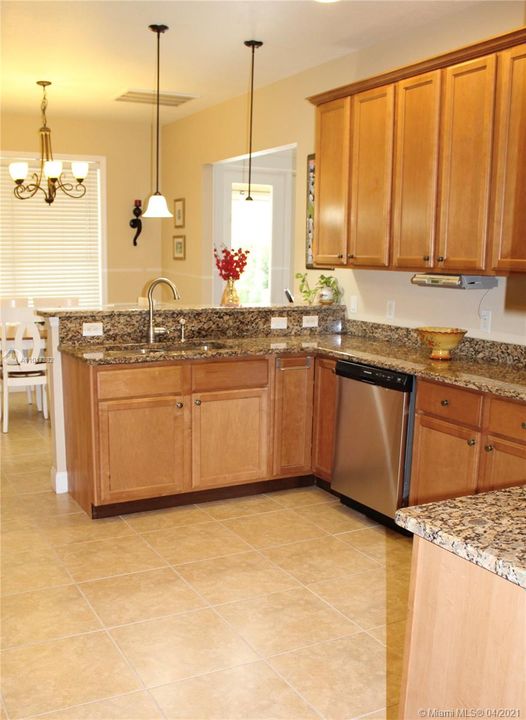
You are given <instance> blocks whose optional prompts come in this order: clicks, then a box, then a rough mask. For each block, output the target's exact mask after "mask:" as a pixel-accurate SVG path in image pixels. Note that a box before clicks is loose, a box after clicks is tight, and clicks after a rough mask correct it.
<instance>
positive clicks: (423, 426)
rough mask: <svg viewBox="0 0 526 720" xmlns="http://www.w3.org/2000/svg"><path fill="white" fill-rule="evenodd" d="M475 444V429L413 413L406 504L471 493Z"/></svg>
mask: <svg viewBox="0 0 526 720" xmlns="http://www.w3.org/2000/svg"><path fill="white" fill-rule="evenodd" d="M473 441H474V442H473ZM479 448H480V433H479V432H476V431H474V430H470V429H469V428H465V427H462V426H461V425H455V424H454V423H449V422H445V421H443V420H436V419H435V418H430V417H427V416H426V415H421V414H417V416H416V421H415V435H414V445H413V466H412V471H411V486H410V493H409V504H410V505H420V504H421V503H427V502H434V501H437V500H446V499H448V498H453V497H459V496H461V495H471V494H473V493H474V492H475V491H476V488H477V477H478V465H479Z"/></svg>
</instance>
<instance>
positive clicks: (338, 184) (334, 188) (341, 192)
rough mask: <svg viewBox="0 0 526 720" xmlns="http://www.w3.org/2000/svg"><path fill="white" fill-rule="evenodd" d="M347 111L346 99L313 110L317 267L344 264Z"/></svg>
mask: <svg viewBox="0 0 526 720" xmlns="http://www.w3.org/2000/svg"><path fill="white" fill-rule="evenodd" d="M350 107H351V100H350V98H343V99H341V100H335V101H334V102H329V103H325V104H324V105H320V107H318V108H317V114H316V171H315V172H316V174H315V193H314V197H315V200H314V202H315V209H314V223H315V227H314V243H313V255H314V262H315V263H316V264H318V265H345V263H346V255H347V208H348V196H349V144H350Z"/></svg>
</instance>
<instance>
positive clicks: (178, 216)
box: [174, 198, 185, 228]
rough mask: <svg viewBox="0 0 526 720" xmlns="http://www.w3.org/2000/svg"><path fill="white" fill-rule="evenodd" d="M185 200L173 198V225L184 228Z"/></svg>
mask: <svg viewBox="0 0 526 720" xmlns="http://www.w3.org/2000/svg"><path fill="white" fill-rule="evenodd" d="M184 206H185V202H184V198H177V199H176V200H174V227H176V228H184V223H185V207H184Z"/></svg>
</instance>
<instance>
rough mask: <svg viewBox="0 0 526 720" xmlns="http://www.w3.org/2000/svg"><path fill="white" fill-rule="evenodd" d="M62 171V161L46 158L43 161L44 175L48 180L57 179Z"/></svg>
mask: <svg viewBox="0 0 526 720" xmlns="http://www.w3.org/2000/svg"><path fill="white" fill-rule="evenodd" d="M61 173H62V162H61V161H60V160H46V162H45V163H44V175H45V176H46V177H47V178H48V179H49V180H57V178H59V177H60V175H61Z"/></svg>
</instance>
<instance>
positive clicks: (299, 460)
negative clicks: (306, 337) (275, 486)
mask: <svg viewBox="0 0 526 720" xmlns="http://www.w3.org/2000/svg"><path fill="white" fill-rule="evenodd" d="M286 360H287V363H286V364H284V365H282V366H281V367H277V368H276V379H275V418H274V475H302V474H305V473H310V472H311V469H312V458H311V455H312V407H313V384H314V369H313V364H312V358H310V357H309V358H305V357H302V358H294V361H295V362H293V363H291V358H286Z"/></svg>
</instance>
